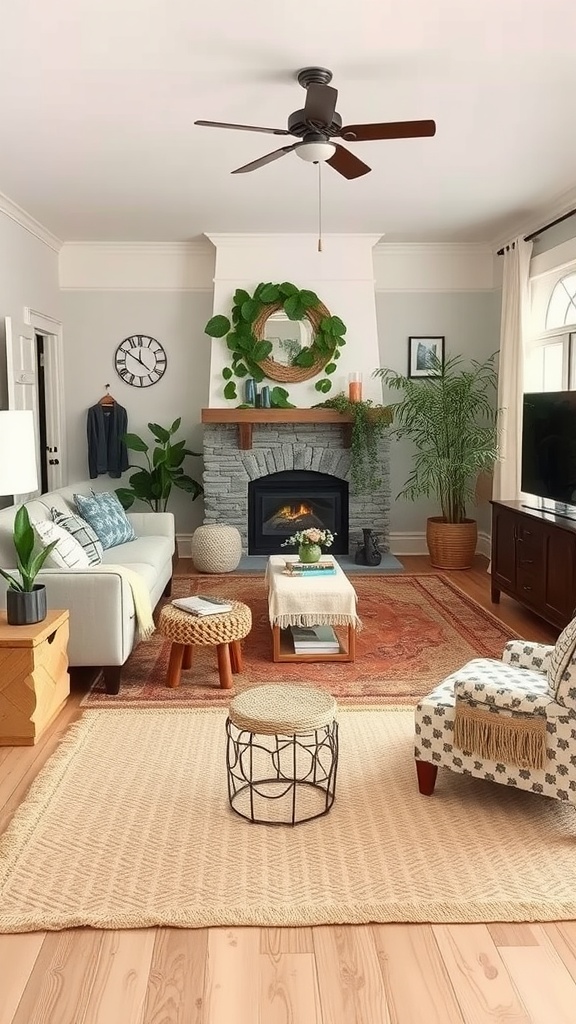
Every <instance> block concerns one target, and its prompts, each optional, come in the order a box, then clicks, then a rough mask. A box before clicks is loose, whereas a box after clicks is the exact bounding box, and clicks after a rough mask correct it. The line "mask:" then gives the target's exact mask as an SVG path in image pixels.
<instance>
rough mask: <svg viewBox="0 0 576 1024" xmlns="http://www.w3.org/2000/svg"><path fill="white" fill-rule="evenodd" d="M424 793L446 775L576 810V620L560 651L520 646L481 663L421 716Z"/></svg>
mask: <svg viewBox="0 0 576 1024" xmlns="http://www.w3.org/2000/svg"><path fill="white" fill-rule="evenodd" d="M415 718H416V722H415V728H416V737H415V757H416V770H417V774H418V787H419V789H420V792H421V793H423V794H424V795H425V796H431V795H432V793H433V792H434V786H435V783H436V775H437V772H438V767H439V766H443V767H445V768H450V769H451V770H452V771H454V772H460V773H461V774H464V775H474V776H476V777H477V778H480V779H489V780H490V781H492V782H500V783H501V784H503V785H505V786H517V787H518V788H519V789H527V790H530V791H531V792H533V793H540V794H542V795H544V796H550V797H553V798H554V799H556V800H567V801H569V802H571V803H574V804H576V619H574V620H573V621H572V622H571V623H570V624H569V625H568V626H567V627H566V629H565V630H564V631H563V633H561V635H560V636H559V638H558V641H557V643H556V645H555V646H554V647H552V646H548V645H545V644H536V643H529V642H525V641H522V640H512V641H510V642H509V643H507V644H506V647H505V648H504V652H503V654H502V661H496V660H495V659H491V658H475V659H474V660H473V661H469V662H468V663H467V664H466V665H464V667H463V668H461V669H459V670H458V671H457V672H454V673H453V674H452V675H450V676H448V677H447V678H446V679H444V680H443V682H442V683H440V685H439V686H437V687H436V689H435V690H433V691H432V693H430V694H429V695H428V696H427V697H425V698H424V699H423V700H422V701H421V702H420V704H418V707H417V708H416V713H415Z"/></svg>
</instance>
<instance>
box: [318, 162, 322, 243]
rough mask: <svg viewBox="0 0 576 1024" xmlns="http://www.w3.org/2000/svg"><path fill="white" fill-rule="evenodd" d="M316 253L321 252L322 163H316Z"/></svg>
mask: <svg viewBox="0 0 576 1024" xmlns="http://www.w3.org/2000/svg"><path fill="white" fill-rule="evenodd" d="M318 252H322V161H321V160H319V161H318Z"/></svg>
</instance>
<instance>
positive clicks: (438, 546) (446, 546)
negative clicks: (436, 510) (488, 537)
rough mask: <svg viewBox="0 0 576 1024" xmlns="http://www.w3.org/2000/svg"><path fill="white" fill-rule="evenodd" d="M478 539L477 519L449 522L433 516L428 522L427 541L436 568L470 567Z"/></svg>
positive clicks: (431, 559)
mask: <svg viewBox="0 0 576 1024" xmlns="http://www.w3.org/2000/svg"><path fill="white" fill-rule="evenodd" d="M477 540H478V525H477V523H476V520H475V519H465V520H464V522H463V523H447V522H446V521H445V520H444V519H443V518H442V517H441V516H432V517H431V518H430V519H428V521H427V523H426V543H427V544H428V551H429V552H430V561H431V562H432V565H433V566H434V568H435V569H469V568H470V567H471V565H472V562H473V561H474V554H475V551H476V542H477Z"/></svg>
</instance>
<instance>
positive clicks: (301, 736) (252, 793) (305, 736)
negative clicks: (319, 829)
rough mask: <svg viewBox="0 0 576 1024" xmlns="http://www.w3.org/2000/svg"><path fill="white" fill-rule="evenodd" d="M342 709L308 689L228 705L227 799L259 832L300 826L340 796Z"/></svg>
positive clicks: (261, 694)
mask: <svg viewBox="0 0 576 1024" xmlns="http://www.w3.org/2000/svg"><path fill="white" fill-rule="evenodd" d="M336 712H337V704H336V701H335V700H334V697H332V696H331V695H330V694H329V693H325V692H324V691H323V690H314V689H312V688H311V687H308V686H255V687H253V688H252V689H250V690H244V692H243V693H239V694H238V695H237V696H236V697H234V699H233V700H232V701H231V702H230V707H229V710H228V718H227V719H226V734H227V737H228V742H227V752H226V761H227V768H228V798H229V800H230V806H231V808H232V810H233V811H235V812H236V814H239V815H240V816H241V817H242V818H247V819H248V821H253V822H257V823H258V824H260V825H300V824H301V823H302V822H304V821H311V820H312V819H313V818H320V817H321V816H322V815H323V814H327V813H328V811H329V810H330V808H331V807H332V804H333V803H334V797H335V795H336V771H337V768H338V723H337V721H336Z"/></svg>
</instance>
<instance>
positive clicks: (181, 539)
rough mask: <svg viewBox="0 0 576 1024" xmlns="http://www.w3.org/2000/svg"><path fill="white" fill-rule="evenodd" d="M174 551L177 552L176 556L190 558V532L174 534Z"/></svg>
mask: <svg viewBox="0 0 576 1024" xmlns="http://www.w3.org/2000/svg"><path fill="white" fill-rule="evenodd" d="M176 551H177V552H178V558H192V534H191V533H177V534H176Z"/></svg>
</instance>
